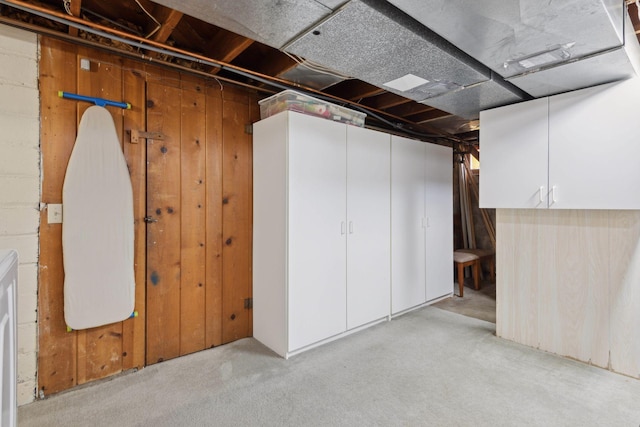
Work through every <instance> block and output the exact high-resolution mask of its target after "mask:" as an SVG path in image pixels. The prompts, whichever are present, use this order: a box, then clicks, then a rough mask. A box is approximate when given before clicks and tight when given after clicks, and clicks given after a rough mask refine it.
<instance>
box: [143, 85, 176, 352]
mask: <svg viewBox="0 0 640 427" xmlns="http://www.w3.org/2000/svg"><path fill="white" fill-rule="evenodd" d="M180 92H181V91H180V89H178V88H174V87H169V86H164V85H159V84H156V83H149V84H148V86H147V99H148V100H147V129H148V130H149V131H151V132H160V133H162V134H163V135H164V140H152V139H149V140H148V141H147V216H148V217H151V218H153V219H154V220H157V222H152V223H149V224H148V225H147V279H146V281H147V306H146V308H147V351H146V360H147V364H152V363H156V362H160V361H162V360H167V359H170V358H174V357H177V356H178V355H179V354H180V261H181V259H180V214H181V213H180V187H181V183H180V102H181V101H180V99H181V95H180Z"/></svg>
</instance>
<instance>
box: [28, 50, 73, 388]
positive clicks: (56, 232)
mask: <svg viewBox="0 0 640 427" xmlns="http://www.w3.org/2000/svg"><path fill="white" fill-rule="evenodd" d="M40 42H41V44H40V49H41V60H40V66H39V70H40V117H41V129H40V132H41V135H40V144H41V150H42V173H43V176H42V202H44V203H62V183H63V181H64V175H65V171H66V167H67V163H68V161H69V156H70V155H71V150H72V149H73V144H74V142H75V137H76V106H75V104H74V103H73V102H69V101H68V100H64V99H61V98H58V96H57V91H58V90H65V91H70V92H75V90H76V76H75V73H69V68H70V67H74V66H75V63H76V54H75V48H74V47H72V46H70V45H66V44H60V43H59V42H57V41H54V40H51V39H48V38H44V37H40ZM63 282H64V270H63V267H62V224H48V222H47V211H46V210H43V211H42V212H41V215H40V256H39V277H38V344H39V345H38V347H39V351H38V390H40V391H43V392H44V393H45V395H49V394H51V393H56V392H59V391H62V390H65V389H68V388H71V387H73V386H74V385H76V384H77V377H76V366H77V365H76V354H77V347H76V346H77V339H76V334H74V333H67V331H66V324H65V321H64V312H63V300H64V299H63V294H62V289H63Z"/></svg>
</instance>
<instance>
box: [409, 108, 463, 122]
mask: <svg viewBox="0 0 640 427" xmlns="http://www.w3.org/2000/svg"><path fill="white" fill-rule="evenodd" d="M447 116H452V114H450V113H447V112H445V111H441V110H435V109H434V110H431V111H425V112H424V113H419V114H412V115H409V116H406V117H405V118H406V119H407V120H411V121H412V122H415V123H418V124H422V123H427V122H430V121H432V120H437V119H441V118H443V117H447Z"/></svg>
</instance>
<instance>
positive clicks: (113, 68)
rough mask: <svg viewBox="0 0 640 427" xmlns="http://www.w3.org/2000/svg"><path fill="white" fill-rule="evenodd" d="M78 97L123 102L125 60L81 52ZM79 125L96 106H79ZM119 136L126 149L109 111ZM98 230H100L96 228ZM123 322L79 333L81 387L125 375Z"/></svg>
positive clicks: (117, 111)
mask: <svg viewBox="0 0 640 427" xmlns="http://www.w3.org/2000/svg"><path fill="white" fill-rule="evenodd" d="M83 58H84V59H89V61H90V64H91V69H90V70H82V69H80V60H81V59H83ZM75 69H76V70H77V73H78V74H77V75H78V89H77V93H79V94H80V95H85V96H94V97H98V98H104V99H110V100H114V101H118V102H120V101H122V60H121V59H120V58H118V57H114V56H112V55H108V54H106V53H103V52H98V51H95V50H92V49H89V48H84V47H80V48H78V57H77V65H76V68H75ZM77 105H78V117H77V119H78V123H79V122H80V119H81V117H82V114H83V113H84V111H86V109H87V108H89V107H90V106H92V105H93V104H91V103H88V102H77ZM107 110H108V111H109V113H111V116H112V117H113V122H114V124H115V127H116V133H117V135H118V138H119V140H120V146H121V147H122V145H123V139H124V138H123V110H122V109H121V108H117V107H107ZM96 226H97V227H98V226H100V225H99V224H96ZM122 353H123V350H122V322H117V323H113V324H110V325H105V326H100V327H97V328H91V329H86V330H83V331H78V375H77V376H78V384H84V383H86V382H88V381H92V380H96V379H100V378H104V377H106V376H109V375H113V374H115V373H118V372H121V371H122Z"/></svg>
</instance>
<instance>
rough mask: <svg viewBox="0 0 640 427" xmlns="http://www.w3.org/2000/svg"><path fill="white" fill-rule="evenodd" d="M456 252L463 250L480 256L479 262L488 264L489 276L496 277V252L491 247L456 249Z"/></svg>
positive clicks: (492, 278) (493, 278)
mask: <svg viewBox="0 0 640 427" xmlns="http://www.w3.org/2000/svg"><path fill="white" fill-rule="evenodd" d="M457 252H464V253H468V254H473V255H476V256H477V257H478V258H480V264H482V263H483V262H487V263H488V264H489V276H490V277H491V280H495V278H496V252H495V251H494V250H493V249H458V250H457Z"/></svg>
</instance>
